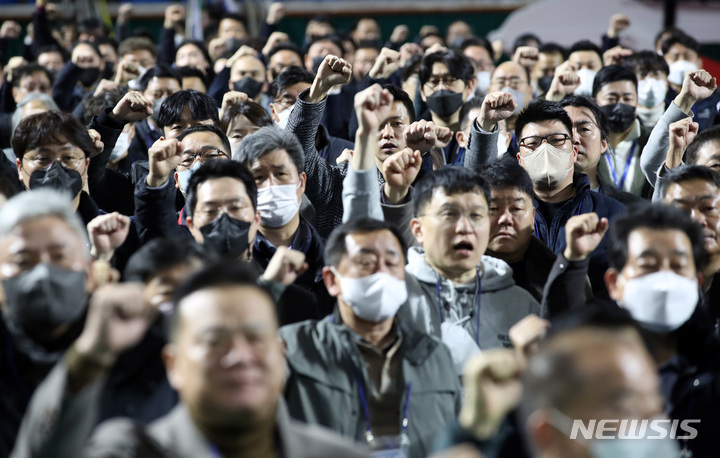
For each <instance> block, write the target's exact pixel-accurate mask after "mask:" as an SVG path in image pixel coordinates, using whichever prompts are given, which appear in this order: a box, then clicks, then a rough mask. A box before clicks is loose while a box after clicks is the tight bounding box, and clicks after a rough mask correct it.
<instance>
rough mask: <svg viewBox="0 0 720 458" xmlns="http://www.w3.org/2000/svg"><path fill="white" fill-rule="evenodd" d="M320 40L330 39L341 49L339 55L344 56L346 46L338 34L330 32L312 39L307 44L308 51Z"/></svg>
mask: <svg viewBox="0 0 720 458" xmlns="http://www.w3.org/2000/svg"><path fill="white" fill-rule="evenodd" d="M319 41H329V42H331V43H332V44H334V45H335V46H337V47H338V48H339V49H340V55H339V56H337V57H343V56H342V54H344V53H345V48H344V47H343V44H342V40H341V39H340V37H339V36H338V35H337V34H334V33H333V34H330V35H323V36H321V37H316V38H315V39H314V40H312V41H311V42H310V43H308V44H307V48H306V51H309V50H310V47H311V46H312V45H314V44H315V43H317V42H319Z"/></svg>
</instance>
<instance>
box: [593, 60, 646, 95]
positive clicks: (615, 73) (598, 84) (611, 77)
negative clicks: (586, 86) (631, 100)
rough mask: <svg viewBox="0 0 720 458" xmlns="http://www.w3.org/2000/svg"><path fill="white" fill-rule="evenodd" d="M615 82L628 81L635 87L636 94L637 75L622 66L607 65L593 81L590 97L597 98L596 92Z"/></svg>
mask: <svg viewBox="0 0 720 458" xmlns="http://www.w3.org/2000/svg"><path fill="white" fill-rule="evenodd" d="M616 81H630V82H631V83H633V85H634V86H635V93H636V94H637V87H638V82H637V75H635V72H634V71H632V70H631V69H630V68H628V67H626V66H624V65H608V66H607V67H603V68H601V69H600V70H598V72H597V74H596V75H595V79H594V80H593V87H592V96H593V98H595V97H597V94H598V92H600V90H601V89H602V88H603V87H604V86H605V85H606V84H610V83H614V82H616Z"/></svg>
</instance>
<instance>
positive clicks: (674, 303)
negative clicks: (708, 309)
mask: <svg viewBox="0 0 720 458" xmlns="http://www.w3.org/2000/svg"><path fill="white" fill-rule="evenodd" d="M698 298H699V293H698V284H697V282H696V281H693V280H690V279H688V278H685V277H683V276H682V275H678V274H676V273H675V272H670V271H666V270H661V271H659V272H655V273H652V274H648V275H643V276H642V277H637V278H633V279H631V280H627V281H626V282H625V289H624V290H623V296H622V300H621V304H620V305H622V306H623V307H625V308H626V309H627V310H628V311H629V312H630V315H632V317H633V319H635V320H636V321H638V322H639V323H640V325H641V326H643V327H645V328H647V329H648V330H650V331H655V332H661V333H664V332H670V331H674V330H675V329H677V328H679V327H680V326H682V325H683V324H685V322H687V320H689V319H690V316H692V314H693V312H694V311H695V307H696V306H697V303H698Z"/></svg>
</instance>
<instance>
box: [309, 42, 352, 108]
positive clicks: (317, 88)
mask: <svg viewBox="0 0 720 458" xmlns="http://www.w3.org/2000/svg"><path fill="white" fill-rule="evenodd" d="M351 79H352V65H350V63H349V62H347V61H346V60H344V59H341V58H339V57H337V56H333V55H332V54H328V55H327V56H325V59H323V61H322V63H321V64H320V67H319V68H318V72H317V75H315V80H314V81H313V84H312V86H311V87H310V93H309V94H308V100H307V101H308V102H310V103H317V102H320V101H321V100H323V99H324V98H325V96H327V93H328V91H330V89H332V87H333V86H337V85H338V84H345V83H349V82H350V80H351Z"/></svg>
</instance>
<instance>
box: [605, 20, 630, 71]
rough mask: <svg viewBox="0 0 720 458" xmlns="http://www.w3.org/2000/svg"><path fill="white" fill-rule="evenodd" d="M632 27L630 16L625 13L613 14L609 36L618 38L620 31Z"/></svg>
mask: <svg viewBox="0 0 720 458" xmlns="http://www.w3.org/2000/svg"><path fill="white" fill-rule="evenodd" d="M628 27H630V18H629V17H628V16H626V15H625V14H622V13H618V14H613V15H612V16H611V17H610V26H609V27H608V31H607V36H608V38H617V36H618V35H620V32H622V31H623V30H625V29H627V28H628ZM606 65H607V64H606Z"/></svg>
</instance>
